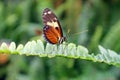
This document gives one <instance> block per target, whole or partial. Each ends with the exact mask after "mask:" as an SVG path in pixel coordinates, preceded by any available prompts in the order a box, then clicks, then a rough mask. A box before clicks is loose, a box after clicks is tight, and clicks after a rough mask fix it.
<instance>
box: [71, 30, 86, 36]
mask: <svg viewBox="0 0 120 80" xmlns="http://www.w3.org/2000/svg"><path fill="white" fill-rule="evenodd" d="M84 32H88V30H84V31H82V32H77V33H75V34H71V36H74V35H78V34H81V33H84Z"/></svg>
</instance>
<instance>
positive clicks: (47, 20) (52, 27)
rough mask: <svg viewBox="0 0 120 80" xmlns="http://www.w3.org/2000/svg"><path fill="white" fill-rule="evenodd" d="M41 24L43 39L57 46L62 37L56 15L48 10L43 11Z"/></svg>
mask: <svg viewBox="0 0 120 80" xmlns="http://www.w3.org/2000/svg"><path fill="white" fill-rule="evenodd" d="M43 23H44V28H43V33H44V37H45V39H46V40H47V41H48V42H50V43H52V44H57V43H58V42H59V40H60V38H62V37H63V33H62V29H61V25H60V23H59V21H58V19H57V17H56V15H55V14H54V13H53V12H52V11H51V10H50V9H48V8H46V9H45V10H44V11H43Z"/></svg>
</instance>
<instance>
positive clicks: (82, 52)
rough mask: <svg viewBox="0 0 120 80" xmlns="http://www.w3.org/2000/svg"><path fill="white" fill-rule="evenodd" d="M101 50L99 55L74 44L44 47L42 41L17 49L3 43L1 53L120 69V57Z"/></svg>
mask: <svg viewBox="0 0 120 80" xmlns="http://www.w3.org/2000/svg"><path fill="white" fill-rule="evenodd" d="M99 50H100V53H99V54H97V55H94V54H89V51H88V49H87V48H85V47H83V46H81V45H78V46H76V45H75V44H73V43H69V44H68V45H67V44H65V43H63V44H60V45H59V46H57V45H51V44H49V43H47V45H46V47H44V45H43V43H42V41H41V40H37V41H29V42H27V43H26V44H25V45H24V46H23V45H22V44H20V45H18V46H17V47H16V44H15V43H14V42H11V44H10V45H9V46H8V45H7V44H6V43H2V44H1V46H0V53H6V54H18V55H28V56H30V55H36V56H40V57H50V58H51V57H55V56H62V57H68V58H79V59H85V60H91V61H93V62H104V63H107V64H111V65H115V66H118V67H120V55H118V54H117V53H116V52H114V51H112V50H109V49H105V48H103V47H102V46H99Z"/></svg>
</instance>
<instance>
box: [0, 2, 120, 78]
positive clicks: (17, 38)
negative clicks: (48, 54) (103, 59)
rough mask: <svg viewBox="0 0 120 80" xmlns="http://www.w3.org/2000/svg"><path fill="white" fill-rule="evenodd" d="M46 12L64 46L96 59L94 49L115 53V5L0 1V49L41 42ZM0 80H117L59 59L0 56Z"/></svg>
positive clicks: (99, 66)
mask: <svg viewBox="0 0 120 80" xmlns="http://www.w3.org/2000/svg"><path fill="white" fill-rule="evenodd" d="M45 8H50V9H52V10H53V12H54V13H55V14H56V15H57V16H58V18H59V20H60V23H61V25H62V29H63V32H64V35H65V36H67V35H68V37H67V42H68V43H70V42H72V43H75V44H77V45H78V44H81V45H84V46H86V47H87V48H88V49H89V51H90V53H95V54H97V53H99V51H98V45H102V46H104V47H105V48H109V49H112V50H114V51H116V52H117V53H120V35H119V34H120V0H0V43H2V42H7V43H8V45H9V43H10V42H11V41H14V42H16V44H20V43H22V44H25V43H26V42H27V41H29V40H36V39H41V40H43V37H42V28H43V23H42V16H41V15H42V12H43V10H44V9H45ZM68 30H70V33H68ZM86 30H88V31H87V32H86ZM77 33H78V34H77ZM43 42H44V41H43ZM0 80H120V69H119V68H117V67H114V66H111V65H107V64H104V63H94V62H90V61H85V60H78V59H68V58H62V57H56V58H55V57H54V58H40V57H35V56H17V55H0Z"/></svg>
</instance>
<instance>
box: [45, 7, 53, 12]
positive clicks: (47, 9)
mask: <svg viewBox="0 0 120 80" xmlns="http://www.w3.org/2000/svg"><path fill="white" fill-rule="evenodd" d="M48 11H51V9H50V8H45V9H44V11H43V12H48Z"/></svg>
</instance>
